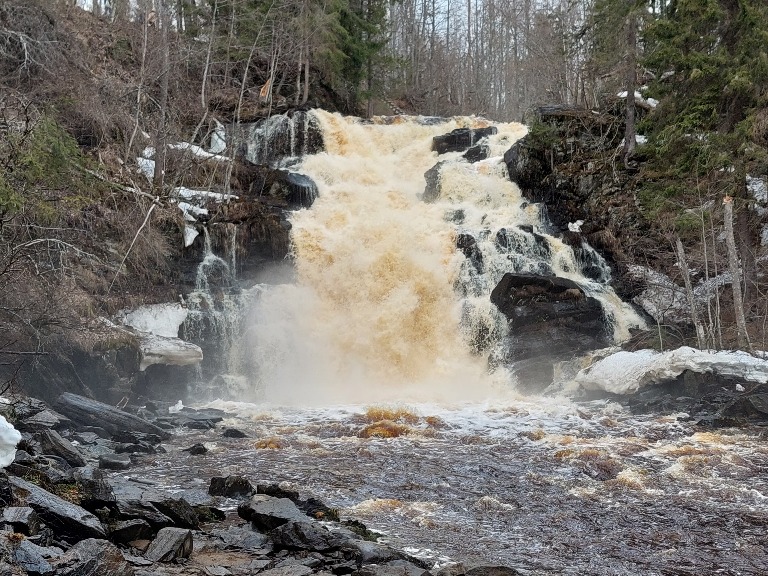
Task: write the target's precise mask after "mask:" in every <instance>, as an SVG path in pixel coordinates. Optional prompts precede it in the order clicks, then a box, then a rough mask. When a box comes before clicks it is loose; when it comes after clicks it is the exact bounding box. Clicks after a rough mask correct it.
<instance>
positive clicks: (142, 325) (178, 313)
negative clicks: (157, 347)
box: [123, 302, 189, 338]
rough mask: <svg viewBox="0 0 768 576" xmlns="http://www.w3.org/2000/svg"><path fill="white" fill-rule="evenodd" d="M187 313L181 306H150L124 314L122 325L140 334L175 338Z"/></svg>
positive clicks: (172, 304)
mask: <svg viewBox="0 0 768 576" xmlns="http://www.w3.org/2000/svg"><path fill="white" fill-rule="evenodd" d="M188 313H189V311H188V310H187V309H186V308H184V307H183V306H182V305H181V304H176V303H171V302H169V303H165V304H150V305H148V306H142V307H140V308H136V310H132V311H131V312H128V313H126V314H125V316H124V319H123V324H126V325H127V326H130V327H132V328H136V330H140V331H141V332H149V333H151V334H156V335H157V336H166V337H169V338H176V337H177V336H178V335H179V327H180V326H181V324H182V323H183V322H184V320H186V319H187V314H188Z"/></svg>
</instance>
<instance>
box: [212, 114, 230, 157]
mask: <svg viewBox="0 0 768 576" xmlns="http://www.w3.org/2000/svg"><path fill="white" fill-rule="evenodd" d="M214 122H215V123H216V129H215V130H214V131H213V134H211V147H210V148H209V149H208V151H209V152H210V153H211V154H221V153H222V152H224V150H226V149H227V132H226V130H225V129H224V124H222V123H221V122H219V121H218V120H214Z"/></svg>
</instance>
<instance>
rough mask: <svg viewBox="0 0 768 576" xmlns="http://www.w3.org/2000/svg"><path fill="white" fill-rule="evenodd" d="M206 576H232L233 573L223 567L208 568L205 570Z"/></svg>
mask: <svg viewBox="0 0 768 576" xmlns="http://www.w3.org/2000/svg"><path fill="white" fill-rule="evenodd" d="M203 572H204V573H205V575H206V576H230V575H231V574H232V572H230V571H229V570H228V569H226V568H224V567H223V566H206V567H205V568H203Z"/></svg>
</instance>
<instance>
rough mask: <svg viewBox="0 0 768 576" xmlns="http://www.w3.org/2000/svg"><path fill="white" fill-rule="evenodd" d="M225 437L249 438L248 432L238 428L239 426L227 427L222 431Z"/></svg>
mask: <svg viewBox="0 0 768 576" xmlns="http://www.w3.org/2000/svg"><path fill="white" fill-rule="evenodd" d="M221 435H222V437H224V438H248V434H246V433H245V432H242V431H240V430H238V429H237V428H227V429H226V430H224V432H222V433H221Z"/></svg>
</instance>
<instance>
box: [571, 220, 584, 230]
mask: <svg viewBox="0 0 768 576" xmlns="http://www.w3.org/2000/svg"><path fill="white" fill-rule="evenodd" d="M583 225H584V220H576V222H568V231H569V232H581V227H582V226H583Z"/></svg>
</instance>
